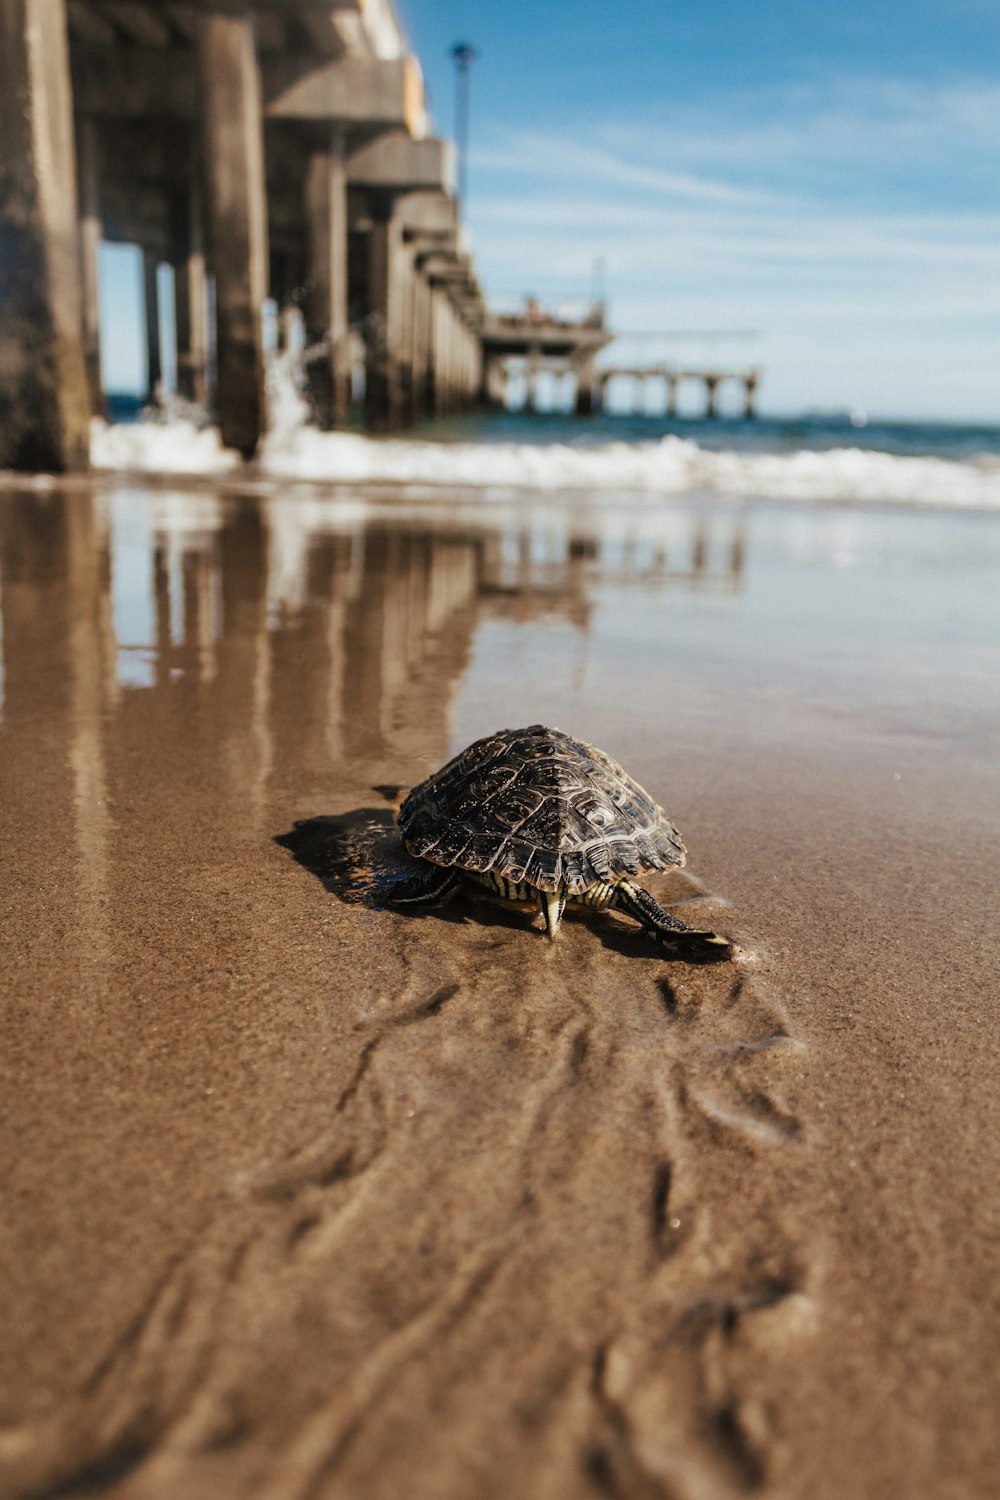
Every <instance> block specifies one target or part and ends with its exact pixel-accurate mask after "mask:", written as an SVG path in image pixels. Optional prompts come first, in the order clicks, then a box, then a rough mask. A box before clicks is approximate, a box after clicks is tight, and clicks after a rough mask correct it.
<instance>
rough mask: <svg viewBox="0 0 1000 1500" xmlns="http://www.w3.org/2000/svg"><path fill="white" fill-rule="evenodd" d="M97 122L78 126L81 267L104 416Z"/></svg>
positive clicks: (91, 384)
mask: <svg viewBox="0 0 1000 1500" xmlns="http://www.w3.org/2000/svg"><path fill="white" fill-rule="evenodd" d="M96 134H97V132H96V129H95V126H94V121H93V120H92V119H91V117H90V116H89V115H82V116H81V117H80V119H79V121H78V122H77V132H76V139H77V171H78V176H79V179H80V267H81V277H82V282H81V290H82V296H83V355H84V361H85V363H86V367H87V389H88V390H89V392H90V410H91V413H92V414H93V415H94V416H95V417H103V416H104V390H103V388H102V385H101V206H100V201H99V197H98V189H97V184H98V180H99V172H100V162H99V161H98V155H97V140H96Z"/></svg>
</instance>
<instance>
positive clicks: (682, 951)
mask: <svg viewBox="0 0 1000 1500" xmlns="http://www.w3.org/2000/svg"><path fill="white" fill-rule="evenodd" d="M590 927H591V929H592V931H593V933H594V936H595V937H596V938H597V939H598V941H599V942H600V944H601V946H602V947H604V948H607V949H608V950H609V952H611V953H620V954H621V955H622V956H623V957H624V958H658V959H659V960H660V962H661V963H663V962H667V963H682V964H692V965H697V966H700V965H703V964H723V963H731V962H732V957H733V955H732V953H731V951H730V950H729V949H728V948H716V947H715V946H713V945H709V944H707V943H706V944H705V945H704V947H691V946H688V947H685V948H677V949H676V950H671V949H668V948H661V947H660V945H659V943H657V942H655V941H654V940H653V939H652V938H650V937H649V936H648V935H647V934H646V933H645V932H643V930H642V928H641V927H626V925H625V923H624V922H618V921H616V920H615V918H614V917H612V916H605V915H603V914H602V915H601V916H600V917H599V918H598V920H597V921H594V922H591V923H590Z"/></svg>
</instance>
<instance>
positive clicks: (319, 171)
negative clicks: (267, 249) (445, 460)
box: [303, 126, 351, 428]
mask: <svg viewBox="0 0 1000 1500" xmlns="http://www.w3.org/2000/svg"><path fill="white" fill-rule="evenodd" d="M305 218H306V247H307V266H306V285H307V287H308V289H309V290H308V293H307V295H306V298H305V302H304V306H303V311H304V314H305V320H306V343H307V346H308V345H313V346H315V345H319V346H320V347H321V348H323V349H324V351H325V352H324V353H323V354H322V356H321V357H319V358H317V359H313V360H310V361H309V363H308V365H307V375H308V377H309V384H310V388H311V392H312V397H313V405H314V409H315V412H316V417H317V420H318V423H319V425H320V427H323V428H330V427H342V426H343V425H344V423H345V422H346V421H347V416H348V410H349V407H350V388H351V369H350V358H349V349H348V334H349V327H348V319H347V179H346V177H345V174H344V135H343V130H342V129H340V128H339V127H337V126H334V127H333V128H332V130H331V133H330V140H329V141H328V143H327V145H326V147H325V148H324V149H322V150H319V151H314V152H313V153H312V155H311V156H310V158H309V164H308V166H307V168H306V182H305Z"/></svg>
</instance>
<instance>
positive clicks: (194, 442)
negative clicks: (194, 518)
mask: <svg viewBox="0 0 1000 1500" xmlns="http://www.w3.org/2000/svg"><path fill="white" fill-rule="evenodd" d="M286 358H287V357H286ZM269 386H270V389H269V395H270V408H271V416H272V430H271V432H270V433H269V434H268V436H267V439H266V440H265V442H264V444H263V445H262V449H261V453H260V455H259V457H258V459H257V460H256V461H255V463H254V464H253V466H252V467H251V468H249V469H247V470H246V472H247V473H248V475H249V474H254V475H258V476H264V477H268V478H273V479H276V480H279V479H286V480H289V479H290V480H305V481H311V482H321V483H330V484H351V485H363V484H366V483H377V484H386V483H389V484H399V485H411V486H434V487H447V488H454V487H459V488H463V489H475V490H481V491H484V492H496V491H498V490H503V491H511V490H519V491H523V490H534V491H543V492H544V491H547V492H554V491H567V490H572V491H583V492H590V493H593V492H603V493H605V494H609V493H619V494H621V493H632V494H640V495H648V496H650V497H652V496H680V495H691V494H706V493H707V494H711V495H718V496H724V497H728V498H734V499H746V500H756V499H766V500H785V501H793V502H798V503H800V504H810V503H813V504H821V503H834V504H881V505H906V506H935V507H949V508H952V507H954V508H965V509H973V510H1000V461H998V460H997V459H996V458H991V457H983V458H980V459H977V460H974V461H971V462H961V461H958V460H955V459H945V458H931V457H899V456H896V455H894V454H891V453H884V452H878V451H872V450H865V449H862V448H853V447H843V448H833V449H829V450H827V451H822V452H816V451H814V450H810V449H801V450H799V451H796V452H788V453H745V452H736V451H733V450H722V451H713V450H709V449H706V448H702V447H700V446H699V445H698V444H697V443H696V442H694V441H692V440H690V439H684V438H679V437H675V436H668V437H664V438H662V439H661V440H659V441H656V442H644V443H634V442H633V443H609V444H607V445H606V446H604V447H589V448H582V447H581V448H576V447H570V446H568V445H566V444H561V443H552V444H548V445H543V444H536V443H512V442H505V443H489V442H465V443H461V442H458V443H444V442H433V441H428V440H418V439H413V438H393V439H379V438H369V437H364V436H360V435H357V434H354V433H343V432H338V433H330V432H319V431H318V430H317V429H315V428H313V427H309V426H308V425H307V423H306V408H305V403H304V402H303V400H302V398H301V395H300V394H299V390H298V382H297V377H296V372H295V371H294V369H293V367H292V366H290V365H288V364H286V363H285V362H284V361H283V360H279V361H276V362H275V364H274V365H273V366H272V370H271V374H270V381H269ZM92 457H93V462H94V464H95V465H96V466H97V467H98V468H101V469H112V470H119V471H121V470H126V471H132V472H141V473H160V474H204V475H213V474H214V475H219V474H226V473H233V472H235V471H237V470H239V469H240V468H241V461H240V459H239V456H238V455H237V454H235V453H233V452H230V451H227V450H226V449H224V448H223V447H222V444H221V442H220V439H219V435H218V432H217V431H216V429H215V428H212V427H207V426H203V425H199V423H198V422H197V421H196V420H195V419H194V418H193V417H192V415H191V414H190V413H188V412H186V411H183V410H181V411H178V412H176V413H171V412H170V411H167V412H166V413H165V414H163V415H162V416H160V417H158V418H157V419H156V420H150V421H143V422H139V423H135V424H131V425H124V424H123V425H121V426H114V427H109V426H108V425H107V424H106V423H103V422H95V423H94V424H93V431H92Z"/></svg>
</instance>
